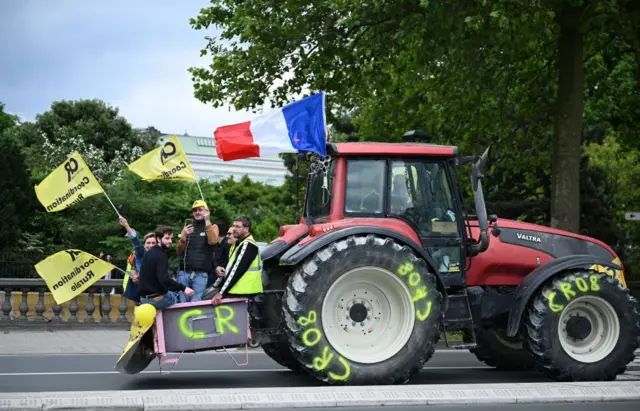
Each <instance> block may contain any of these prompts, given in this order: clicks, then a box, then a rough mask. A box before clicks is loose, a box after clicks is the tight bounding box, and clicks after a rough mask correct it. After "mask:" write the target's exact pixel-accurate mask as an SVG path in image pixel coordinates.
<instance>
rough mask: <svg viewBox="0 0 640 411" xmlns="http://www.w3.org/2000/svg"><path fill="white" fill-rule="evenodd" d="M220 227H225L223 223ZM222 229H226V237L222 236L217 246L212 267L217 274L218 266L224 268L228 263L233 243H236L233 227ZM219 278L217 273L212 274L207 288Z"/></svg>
mask: <svg viewBox="0 0 640 411" xmlns="http://www.w3.org/2000/svg"><path fill="white" fill-rule="evenodd" d="M219 227H221V228H223V226H222V225H219ZM224 228H226V227H224ZM220 231H226V234H225V236H224V237H220V241H219V242H218V244H217V245H216V246H215V249H214V252H213V264H212V266H211V267H212V268H213V271H214V272H215V273H216V274H217V272H218V268H224V267H225V266H226V265H227V262H229V256H230V255H231V247H232V244H233V243H235V238H234V237H233V227H229V228H228V229H226V230H222V229H221V230H220ZM218 278H219V277H216V276H215V275H210V276H209V282H208V283H207V288H208V287H211V286H212V285H213V283H214V282H217V281H218Z"/></svg>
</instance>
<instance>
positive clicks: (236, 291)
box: [213, 216, 263, 305]
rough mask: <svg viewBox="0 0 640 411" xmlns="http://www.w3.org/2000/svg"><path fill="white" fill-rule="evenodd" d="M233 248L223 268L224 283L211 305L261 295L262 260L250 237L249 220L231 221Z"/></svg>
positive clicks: (242, 217) (246, 218)
mask: <svg viewBox="0 0 640 411" xmlns="http://www.w3.org/2000/svg"><path fill="white" fill-rule="evenodd" d="M233 235H234V237H235V238H236V243H235V246H234V247H233V251H232V252H231V256H230V257H229V262H228V263H227V266H226V267H225V268H224V280H223V281H224V283H223V284H222V288H220V292H218V293H217V294H216V295H214V296H213V303H214V304H215V305H218V304H220V302H221V301H222V299H223V298H228V297H247V296H249V295H253V294H260V293H262V291H263V289H262V260H261V259H260V249H259V248H258V245H257V244H256V242H255V240H254V239H253V236H252V235H251V220H249V218H248V217H245V216H241V217H238V218H236V219H235V220H234V221H233Z"/></svg>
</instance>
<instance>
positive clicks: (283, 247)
mask: <svg viewBox="0 0 640 411" xmlns="http://www.w3.org/2000/svg"><path fill="white" fill-rule="evenodd" d="M306 236H307V233H304V234H302V235H300V236H299V237H297V238H296V239H295V240H293V241H291V242H288V243H287V242H286V241H284V240H275V241H274V242H272V243H271V244H269V245H267V246H266V247H265V248H264V249H262V252H261V253H260V259H261V260H262V262H263V263H264V262H265V261H268V260H271V259H272V258H276V257H278V256H279V255H281V254H282V253H284V252H286V251H288V250H289V249H291V247H293V246H295V245H296V244H298V242H299V241H300V240H302V239H303V238H304V237H306Z"/></svg>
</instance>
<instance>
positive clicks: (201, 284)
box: [176, 271, 209, 303]
mask: <svg viewBox="0 0 640 411" xmlns="http://www.w3.org/2000/svg"><path fill="white" fill-rule="evenodd" d="M191 274H193V279H191ZM208 278H209V274H207V273H205V272H203V271H195V272H194V271H189V272H185V271H178V275H177V276H176V281H177V282H179V283H180V284H182V285H184V286H185V287H189V288H191V289H192V290H193V295H192V296H191V297H187V295H186V294H185V293H180V295H179V297H178V298H179V300H180V302H181V303H187V302H196V301H202V296H203V295H204V292H205V290H206V289H207V280H208Z"/></svg>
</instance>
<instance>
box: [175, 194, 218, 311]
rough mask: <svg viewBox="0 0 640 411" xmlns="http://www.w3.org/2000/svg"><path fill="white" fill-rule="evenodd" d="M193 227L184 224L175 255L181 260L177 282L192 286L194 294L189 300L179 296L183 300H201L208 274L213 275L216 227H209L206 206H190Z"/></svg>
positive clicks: (216, 242) (208, 213)
mask: <svg viewBox="0 0 640 411" xmlns="http://www.w3.org/2000/svg"><path fill="white" fill-rule="evenodd" d="M191 213H192V214H193V219H194V221H193V224H186V225H185V227H184V228H183V230H182V233H181V234H180V240H179V241H178V246H177V253H178V255H179V256H181V258H180V267H181V268H182V269H181V270H179V271H178V276H177V278H176V280H177V281H178V282H179V283H181V284H183V285H184V286H187V287H191V288H192V289H193V290H194V294H193V296H192V297H191V298H188V296H187V297H185V296H183V295H180V297H181V298H184V299H185V300H184V301H182V300H181V301H180V302H194V301H201V300H202V295H203V294H204V292H205V290H206V288H207V282H208V279H209V274H210V273H211V272H212V268H213V267H212V265H213V251H214V247H215V245H216V244H218V241H219V240H218V237H219V232H218V226H217V225H216V224H212V223H211V220H210V216H211V213H210V212H209V208H208V207H207V203H205V202H204V201H202V200H197V201H196V202H194V203H193V205H192V206H191Z"/></svg>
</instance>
